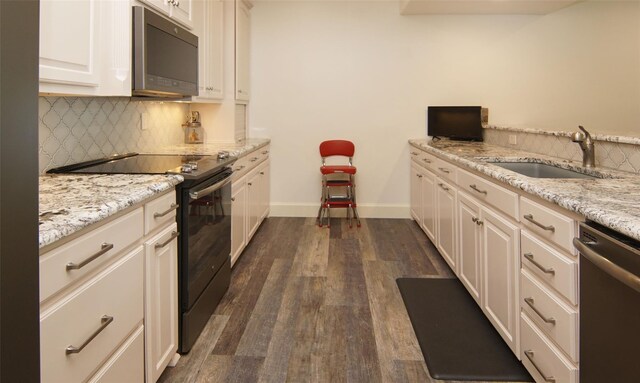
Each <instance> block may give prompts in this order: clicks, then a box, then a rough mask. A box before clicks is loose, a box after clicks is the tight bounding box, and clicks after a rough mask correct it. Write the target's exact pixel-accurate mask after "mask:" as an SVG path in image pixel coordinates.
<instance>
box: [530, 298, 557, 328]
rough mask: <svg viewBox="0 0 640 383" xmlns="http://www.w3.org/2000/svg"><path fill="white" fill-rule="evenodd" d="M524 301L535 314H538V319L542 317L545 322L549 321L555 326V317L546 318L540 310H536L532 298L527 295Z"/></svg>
mask: <svg viewBox="0 0 640 383" xmlns="http://www.w3.org/2000/svg"><path fill="white" fill-rule="evenodd" d="M524 303H526V304H528V305H529V307H531V310H533V311H534V312H535V313H536V314H538V316H539V317H540V319H542V320H543V321H544V322H545V323H551V324H552V325H554V326H555V324H556V320H555V318H547V317H545V316H544V314H542V313H541V312H540V310H538V309H537V308H536V306H534V305H533V304H534V303H535V302H534V300H533V298H531V297H529V298H524Z"/></svg>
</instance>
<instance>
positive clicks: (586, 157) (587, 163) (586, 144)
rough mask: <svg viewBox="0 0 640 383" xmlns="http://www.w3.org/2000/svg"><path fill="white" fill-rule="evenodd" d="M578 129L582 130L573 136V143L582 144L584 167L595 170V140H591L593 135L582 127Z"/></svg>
mask: <svg viewBox="0 0 640 383" xmlns="http://www.w3.org/2000/svg"><path fill="white" fill-rule="evenodd" d="M578 128H579V129H580V130H579V131H577V132H575V133H573V134H572V135H571V141H573V142H577V143H578V144H580V149H582V166H584V167H586V168H594V167H595V166H596V151H595V147H594V142H593V139H592V138H591V134H589V132H587V130H586V129H585V128H584V127H582V125H580V126H578Z"/></svg>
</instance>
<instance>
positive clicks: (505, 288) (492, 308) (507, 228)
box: [480, 208, 520, 355]
mask: <svg viewBox="0 0 640 383" xmlns="http://www.w3.org/2000/svg"><path fill="white" fill-rule="evenodd" d="M480 222H481V226H482V258H483V262H482V295H483V299H482V302H483V303H482V310H483V311H484V313H485V315H486V316H487V318H489V320H490V321H491V323H492V324H493V326H494V327H495V328H496V330H498V333H500V335H501V336H502V339H504V341H505V342H507V344H508V345H509V347H510V348H511V350H512V351H513V352H514V353H515V354H516V355H517V354H518V341H519V338H518V334H519V332H520V330H519V323H518V312H519V305H518V300H519V283H518V272H519V268H520V265H519V262H518V259H519V250H520V229H519V227H518V226H516V225H515V224H513V223H512V222H510V221H509V220H508V219H506V218H504V217H501V216H500V215H498V214H497V213H494V212H492V211H491V210H489V209H486V208H483V209H482V214H481V221H480Z"/></svg>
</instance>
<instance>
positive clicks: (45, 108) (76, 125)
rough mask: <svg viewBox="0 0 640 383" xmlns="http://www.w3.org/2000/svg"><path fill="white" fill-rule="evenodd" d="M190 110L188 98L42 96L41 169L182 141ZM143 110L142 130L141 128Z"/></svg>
mask: <svg viewBox="0 0 640 383" xmlns="http://www.w3.org/2000/svg"><path fill="white" fill-rule="evenodd" d="M188 110H189V105H188V104H182V103H174V102H156V101H132V100H131V99H129V98H124V97H122V98H113V97H109V98H106V97H99V98H98V97H40V98H39V105H38V114H39V116H38V141H39V148H38V154H39V161H40V163H39V169H40V173H44V172H45V171H47V170H48V169H51V168H55V167H58V166H63V165H69V164H73V163H77V162H82V161H89V160H94V159H98V158H101V157H105V156H109V155H112V154H116V153H127V152H148V151H152V150H153V149H154V148H159V147H162V146H166V145H173V144H182V143H183V139H184V133H183V130H182V127H181V125H182V123H184V121H185V120H186V116H187V113H188ZM143 113H144V114H146V115H145V118H146V121H145V125H146V127H147V129H146V130H142V129H141V122H140V121H141V115H142V114H143Z"/></svg>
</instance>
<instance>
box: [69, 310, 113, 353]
mask: <svg viewBox="0 0 640 383" xmlns="http://www.w3.org/2000/svg"><path fill="white" fill-rule="evenodd" d="M111 322H113V317H112V316H109V315H104V316H102V318H100V323H101V324H100V327H99V328H98V329H97V330H96V331H94V333H93V334H91V336H90V337H89V338H88V339H87V340H85V341H84V343H82V344H81V345H80V347H76V346H67V349H66V350H65V354H67V355H69V354H78V353H79V352H80V351H82V350H83V349H84V348H85V347H87V345H88V344H89V343H91V341H92V340H93V339H94V338H95V337H97V336H98V334H100V333H101V332H102V330H104V329H105V328H107V326H108V325H110V324H111Z"/></svg>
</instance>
